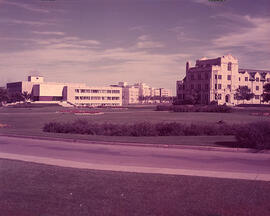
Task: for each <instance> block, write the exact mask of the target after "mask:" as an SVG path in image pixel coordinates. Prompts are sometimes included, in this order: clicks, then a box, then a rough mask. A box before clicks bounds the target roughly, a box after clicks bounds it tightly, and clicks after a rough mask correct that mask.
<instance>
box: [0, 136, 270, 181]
mask: <svg viewBox="0 0 270 216" xmlns="http://www.w3.org/2000/svg"><path fill="white" fill-rule="evenodd" d="M222 149H223V150H222ZM222 149H220V148H219V150H216V149H213V148H203V147H201V148H200V149H192V148H185V147H183V146H182V148H171V147H168V146H164V145H163V146H159V147H155V146H149V145H141V144H140V145H124V143H121V144H119V145H117V143H114V144H113V145H110V144H108V143H98V142H95V143H93V142H92V143H89V142H78V141H77V142H70V141H64V140H48V139H34V138H22V137H8V136H0V158H6V159H13V160H21V161H29V162H36V163H42V164H49V165H57V166H63V167H75V168H85V169H96V170H112V171H124V172H139V173H160V174H174V175H190V176H205V177H217V178H231V179H249V180H262V181H270V166H269V165H270V154H268V153H267V152H265V153H250V152H245V151H234V152H232V151H226V150H227V149H226V148H222Z"/></svg>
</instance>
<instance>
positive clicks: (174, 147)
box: [0, 133, 270, 154]
mask: <svg viewBox="0 0 270 216" xmlns="http://www.w3.org/2000/svg"><path fill="white" fill-rule="evenodd" d="M0 136H3V137H15V138H25V139H35V140H51V141H64V142H71V143H81V144H99V145H120V146H135V147H155V148H170V149H190V150H204V151H223V152H241V153H263V154H270V150H260V151H259V150H256V149H248V148H229V147H227V148H226V147H215V146H190V145H181V144H179V145H175V144H154V143H148V144H146V143H133V142H130V143H123V142H113V141H112V142H108V141H90V140H83V139H72V138H58V137H42V136H40V137H39V136H27V135H17V134H1V133H0Z"/></svg>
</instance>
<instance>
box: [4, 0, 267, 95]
mask: <svg viewBox="0 0 270 216" xmlns="http://www.w3.org/2000/svg"><path fill="white" fill-rule="evenodd" d="M228 53H230V54H232V55H233V56H235V57H238V59H239V63H240V67H242V68H255V69H268V70H270V1H269V0H256V1H255V0H225V1H223V2H211V1H208V0H0V86H3V85H5V83H6V82H13V81H19V80H26V76H28V75H30V74H34V75H37V74H39V75H43V76H45V79H46V80H47V81H65V82H85V83H87V84H89V85H96V86H97V85H110V84H115V83H118V81H127V82H129V83H135V82H142V81H143V82H146V83H148V84H150V85H151V86H154V87H166V88H171V89H173V90H174V91H175V82H176V80H179V79H182V78H183V77H184V74H185V62H186V61H187V60H191V62H192V64H194V62H195V60H196V59H199V58H202V57H213V58H215V57H218V56H222V55H225V54H228Z"/></svg>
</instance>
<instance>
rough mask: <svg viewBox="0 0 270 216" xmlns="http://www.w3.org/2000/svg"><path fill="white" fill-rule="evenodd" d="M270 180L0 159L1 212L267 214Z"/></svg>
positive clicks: (27, 215) (20, 215)
mask: <svg viewBox="0 0 270 216" xmlns="http://www.w3.org/2000/svg"><path fill="white" fill-rule="evenodd" d="M269 200H270V182H262V181H248V180H230V179H218V178H206V177H191V176H176V175H158V174H139V173H125V172H110V171H95V170H84V169H73V168H62V167H56V166H48V165H40V164H35V163H29V162H19V161H12V160H5V159H0V212H1V215H3V216H11V215H14V216H37V215H38V216H62V215H63V216H83V215H85V216H89V215H91V216H94V215H99V216H102V215H106V216H107V215H115V216H119V215H124V216H129V215H155V216H158V215H166V216H175V215H177V216H181V215H183V216H233V215H243V216H255V215H256V216H266V215H270V203H269Z"/></svg>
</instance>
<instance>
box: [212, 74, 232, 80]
mask: <svg viewBox="0 0 270 216" xmlns="http://www.w3.org/2000/svg"><path fill="white" fill-rule="evenodd" d="M215 79H220V80H221V79H222V75H217V74H215ZM227 80H232V76H231V75H227Z"/></svg>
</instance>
